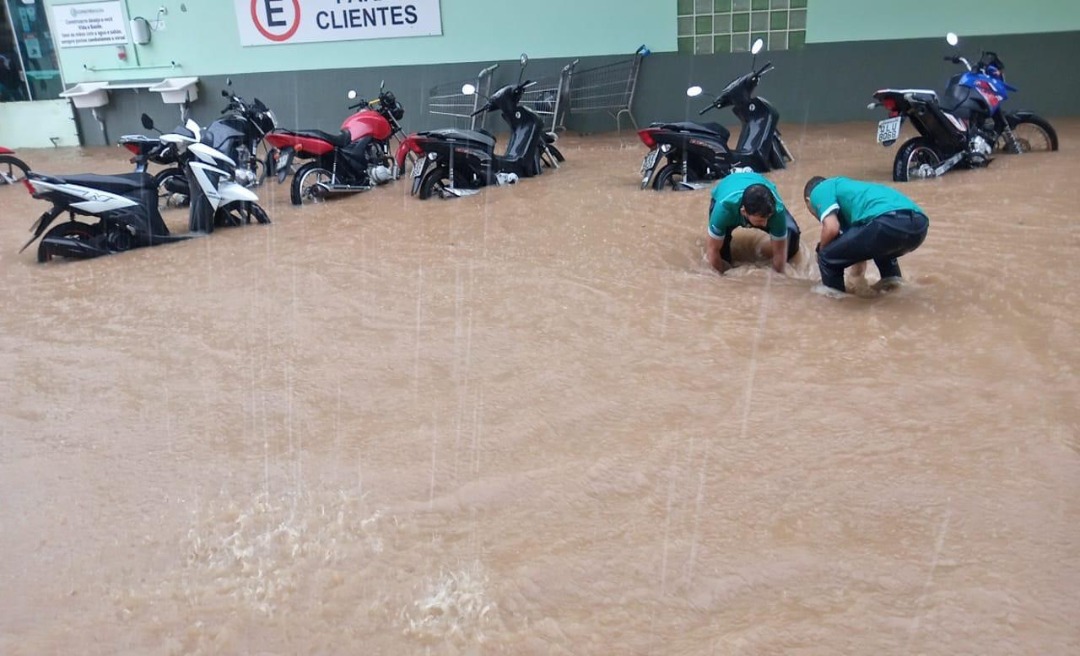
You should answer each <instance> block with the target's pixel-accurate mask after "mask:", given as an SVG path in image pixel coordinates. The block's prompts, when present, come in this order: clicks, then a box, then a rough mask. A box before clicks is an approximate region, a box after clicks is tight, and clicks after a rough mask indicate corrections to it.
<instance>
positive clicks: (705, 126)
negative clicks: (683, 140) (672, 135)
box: [653, 121, 727, 134]
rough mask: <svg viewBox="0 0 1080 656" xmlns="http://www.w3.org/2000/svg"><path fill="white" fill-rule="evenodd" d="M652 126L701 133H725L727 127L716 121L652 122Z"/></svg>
mask: <svg viewBox="0 0 1080 656" xmlns="http://www.w3.org/2000/svg"><path fill="white" fill-rule="evenodd" d="M653 126H654V127H659V128H667V129H669V130H676V131H678V132H700V133H702V134H727V128H725V127H724V126H723V125H720V124H719V123H716V122H709V123H695V122H694V121H678V122H675V123H653Z"/></svg>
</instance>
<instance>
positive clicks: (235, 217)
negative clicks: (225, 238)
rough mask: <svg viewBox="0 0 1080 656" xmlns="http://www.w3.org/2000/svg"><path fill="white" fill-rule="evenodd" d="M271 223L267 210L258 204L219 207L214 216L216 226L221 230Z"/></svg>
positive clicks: (247, 203) (240, 203) (235, 204)
mask: <svg viewBox="0 0 1080 656" xmlns="http://www.w3.org/2000/svg"><path fill="white" fill-rule="evenodd" d="M252 219H255V222H256V223H262V224H266V223H270V217H269V216H268V215H267V214H266V210H264V209H263V208H261V207H259V204H258V203H249V202H239V203H232V204H231V205H229V206H228V207H219V208H218V211H217V213H216V214H215V215H214V225H215V226H216V227H219V228H235V227H239V226H242V225H247V224H249V223H251V220H252Z"/></svg>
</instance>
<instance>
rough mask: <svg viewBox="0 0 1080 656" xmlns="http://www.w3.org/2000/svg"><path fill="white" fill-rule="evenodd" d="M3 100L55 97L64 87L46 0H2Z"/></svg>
mask: <svg viewBox="0 0 1080 656" xmlns="http://www.w3.org/2000/svg"><path fill="white" fill-rule="evenodd" d="M0 2H2V3H3V5H4V6H3V8H2V9H3V15H2V16H0V18H2V19H3V20H2V21H0V32H3V33H2V34H0V100H4V101H12V100H53V99H56V98H59V97H60V92H61V91H63V90H64V84H63V81H62V80H61V79H60V65H59V64H58V63H57V59H56V49H55V48H53V42H52V34H51V33H50V32H49V21H48V17H47V16H46V11H45V3H44V0H0Z"/></svg>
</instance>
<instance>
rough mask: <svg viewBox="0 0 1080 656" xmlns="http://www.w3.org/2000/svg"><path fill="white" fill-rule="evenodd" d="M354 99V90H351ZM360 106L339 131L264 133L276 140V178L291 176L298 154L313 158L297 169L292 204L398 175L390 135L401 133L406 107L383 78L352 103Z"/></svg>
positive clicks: (273, 159)
mask: <svg viewBox="0 0 1080 656" xmlns="http://www.w3.org/2000/svg"><path fill="white" fill-rule="evenodd" d="M348 97H349V99H350V100H354V99H356V92H355V91H350V92H349V94H348ZM361 107H362V108H363V109H360V111H358V112H356V113H355V114H353V115H352V116H349V117H348V118H346V119H345V121H344V122H343V123H342V124H341V131H340V132H339V133H338V134H330V133H328V132H323V131H321V130H274V131H273V132H270V133H269V134H267V135H266V137H265V138H266V142H267V143H269V144H270V145H271V146H273V148H274V150H273V151H271V152H272V153H273V155H272V156H271V159H270V160H269V161H270V162H271V163H270V164H268V165H267V168H273V170H276V171H277V175H278V182H284V181H285V178H286V177H288V174H289V170H290V167H291V165H292V161H293V159H294V158H297V159H309V160H312V161H310V162H307V163H306V164H304V165H303V166H301V167H300V168H299V169H297V171H296V173H295V174H293V180H292V185H291V187H290V190H289V192H290V193H289V197H290V199H291V201H292V204H293V205H302V204H303V203H304V202H319V201H322V200H324V199H325V198H326V197H327V196H328V195H330V194H339V193H351V192H358V191H367V190H368V189H371V188H373V187H374V186H375V185H379V184H384V183H387V182H390V181H391V180H396V179H397V178H398V176H399V172H398V168H397V166H396V163H395V160H394V158H393V157H392V156H391V154H390V140H391V139H392V138H394V137H398V139H399V140H400V136H399V135H401V134H402V132H403V131H402V128H401V123H399V122H398V121H400V120H401V118H402V117H404V116H405V108H404V107H402V106H401V104H400V103H399V102H398V101H397V98H396V97H395V96H394V94H393V93H392V92H390V91H387V90H386V89H385V86H384V85H383V84H380V85H379V96H378V97H377V98H375V99H374V100H371V101H365V100H363V99H361V100H360V102H358V103H356V104H355V105H350V106H349V109H357V108H361Z"/></svg>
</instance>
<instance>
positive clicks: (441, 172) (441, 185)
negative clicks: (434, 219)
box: [417, 166, 450, 200]
mask: <svg viewBox="0 0 1080 656" xmlns="http://www.w3.org/2000/svg"><path fill="white" fill-rule="evenodd" d="M449 186H450V176H449V175H447V172H446V169H444V168H443V167H441V166H436V167H434V168H432V169H431V170H430V171H428V172H427V173H425V174H424V179H423V180H421V181H420V191H419V192H417V196H419V198H420V200H427V199H429V198H431V197H432V196H433V195H437V196H438V197H439V198H446V196H445V195H443V189H445V188H446V187H449Z"/></svg>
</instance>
